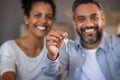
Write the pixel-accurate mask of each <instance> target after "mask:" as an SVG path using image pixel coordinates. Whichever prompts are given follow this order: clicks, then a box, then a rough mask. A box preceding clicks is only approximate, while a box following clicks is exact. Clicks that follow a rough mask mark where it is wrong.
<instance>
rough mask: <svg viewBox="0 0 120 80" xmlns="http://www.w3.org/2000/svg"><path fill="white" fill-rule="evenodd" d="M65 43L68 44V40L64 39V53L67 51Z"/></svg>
mask: <svg viewBox="0 0 120 80" xmlns="http://www.w3.org/2000/svg"><path fill="white" fill-rule="evenodd" d="M67 43H68V38H64V44H65V51H67Z"/></svg>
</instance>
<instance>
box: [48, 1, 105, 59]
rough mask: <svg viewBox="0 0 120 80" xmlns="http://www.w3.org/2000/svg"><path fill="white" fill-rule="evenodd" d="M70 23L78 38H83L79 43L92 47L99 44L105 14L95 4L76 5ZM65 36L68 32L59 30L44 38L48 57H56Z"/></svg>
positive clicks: (88, 47)
mask: <svg viewBox="0 0 120 80" xmlns="http://www.w3.org/2000/svg"><path fill="white" fill-rule="evenodd" d="M72 23H73V26H74V28H75V29H76V30H77V32H78V34H79V36H80V38H83V40H82V41H81V43H82V45H83V46H84V47H85V48H86V49H94V48H96V47H97V46H98V45H99V43H100V41H101V37H102V30H103V29H102V26H103V25H105V16H104V14H103V12H102V11H101V10H100V9H99V8H98V7H97V6H96V5H95V4H93V3H88V4H81V5H78V6H77V8H76V9H75V13H74V18H73V21H72ZM65 37H68V34H67V33H66V32H62V31H59V30H53V31H51V32H50V33H49V35H48V36H47V38H46V43H47V48H48V58H49V59H51V60H55V59H56V58H57V56H58V52H59V50H60V47H61V45H62V44H63V38H65Z"/></svg>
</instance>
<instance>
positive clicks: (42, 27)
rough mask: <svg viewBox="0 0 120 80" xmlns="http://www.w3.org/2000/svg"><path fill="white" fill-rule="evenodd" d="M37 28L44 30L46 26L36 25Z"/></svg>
mask: <svg viewBox="0 0 120 80" xmlns="http://www.w3.org/2000/svg"><path fill="white" fill-rule="evenodd" d="M37 29H39V30H45V29H46V27H44V26H37Z"/></svg>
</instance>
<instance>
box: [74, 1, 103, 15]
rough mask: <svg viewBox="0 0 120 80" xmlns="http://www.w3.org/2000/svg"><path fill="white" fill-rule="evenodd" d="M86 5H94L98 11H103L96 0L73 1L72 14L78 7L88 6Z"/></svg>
mask: <svg viewBox="0 0 120 80" xmlns="http://www.w3.org/2000/svg"><path fill="white" fill-rule="evenodd" d="M88 3H93V4H96V5H97V6H98V8H99V9H100V11H103V7H102V4H101V3H100V2H98V1H97V0H75V2H74V3H73V6H72V11H73V13H74V12H75V10H76V8H77V7H78V6H79V5H81V4H88Z"/></svg>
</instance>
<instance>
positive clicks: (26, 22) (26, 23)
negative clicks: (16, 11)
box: [24, 15, 29, 25]
mask: <svg viewBox="0 0 120 80" xmlns="http://www.w3.org/2000/svg"><path fill="white" fill-rule="evenodd" d="M24 22H25V25H28V24H29V21H28V17H27V16H26V15H24Z"/></svg>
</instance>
